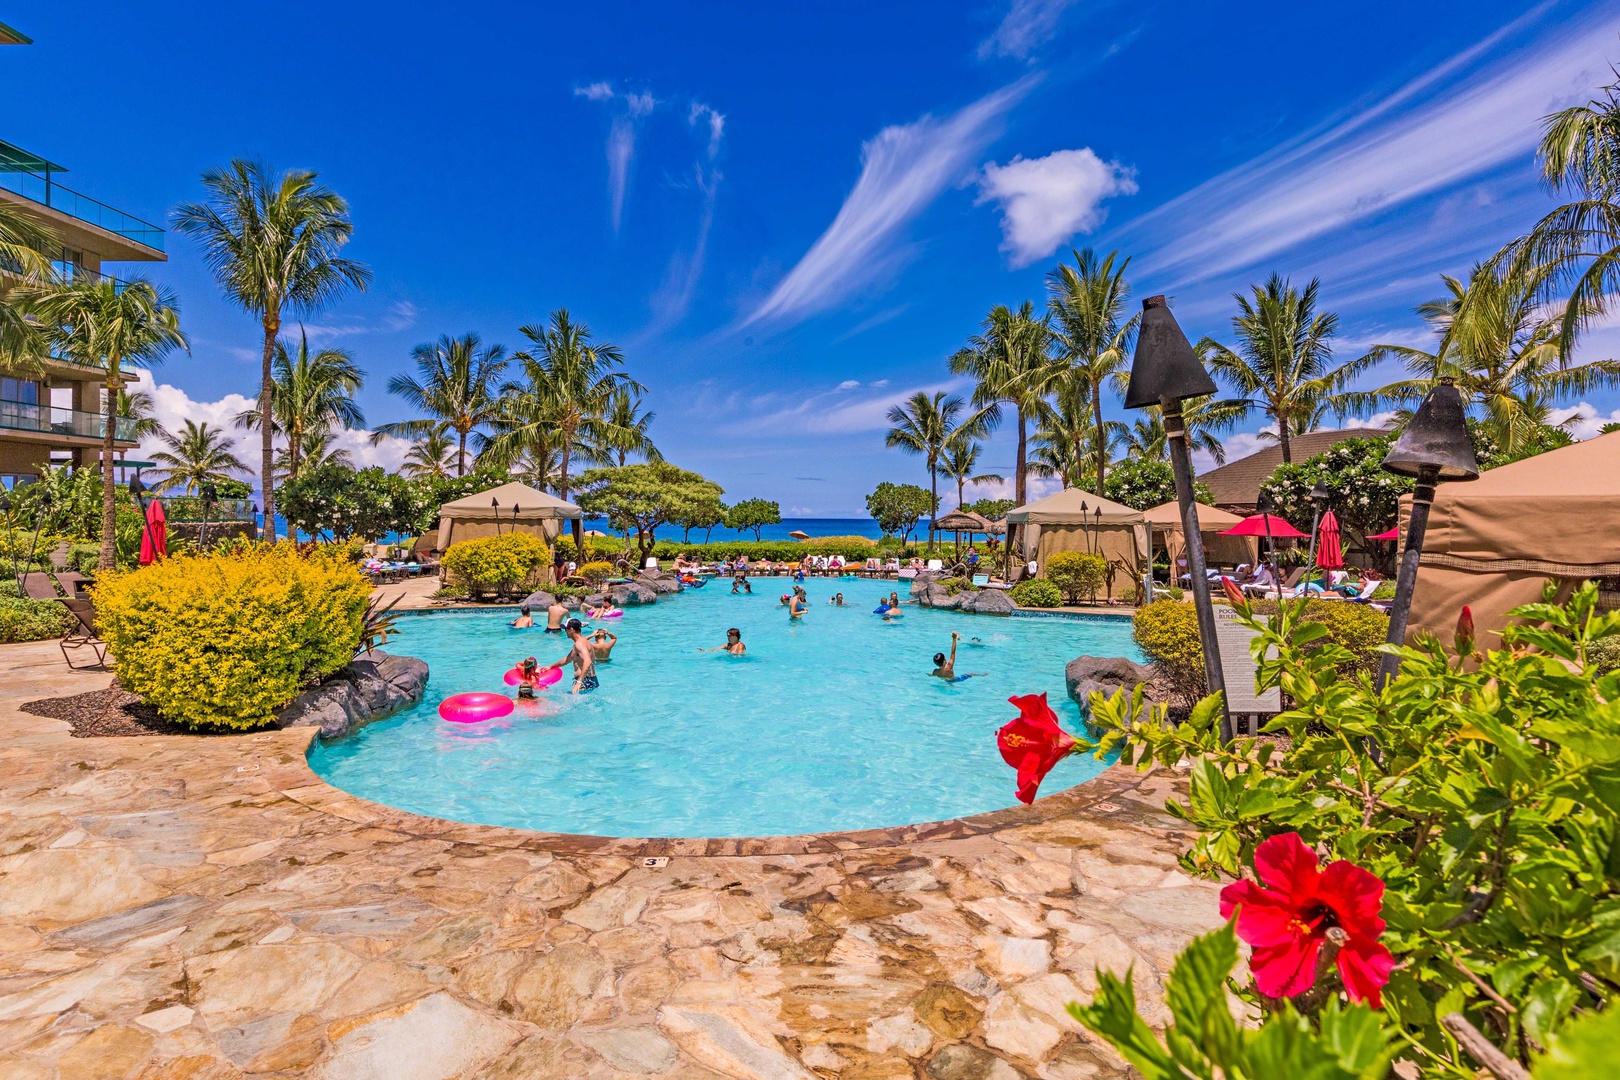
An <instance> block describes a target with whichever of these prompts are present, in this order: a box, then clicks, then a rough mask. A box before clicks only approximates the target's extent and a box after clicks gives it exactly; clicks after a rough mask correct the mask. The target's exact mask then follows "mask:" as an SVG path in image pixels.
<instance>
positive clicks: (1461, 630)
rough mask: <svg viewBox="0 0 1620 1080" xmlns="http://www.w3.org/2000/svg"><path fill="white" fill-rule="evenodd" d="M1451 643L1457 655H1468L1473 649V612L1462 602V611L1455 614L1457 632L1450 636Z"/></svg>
mask: <svg viewBox="0 0 1620 1080" xmlns="http://www.w3.org/2000/svg"><path fill="white" fill-rule="evenodd" d="M1451 643H1452V645H1453V647H1455V648H1456V650H1457V655H1458V656H1469V655H1471V654H1472V653H1473V651H1474V613H1473V612H1472V611H1470V610H1469V608H1468V605H1467V604H1464V605H1463V609H1462V611H1461V612H1460V613H1459V614H1458V615H1457V633H1456V635H1455V636H1453V637H1452V639H1451Z"/></svg>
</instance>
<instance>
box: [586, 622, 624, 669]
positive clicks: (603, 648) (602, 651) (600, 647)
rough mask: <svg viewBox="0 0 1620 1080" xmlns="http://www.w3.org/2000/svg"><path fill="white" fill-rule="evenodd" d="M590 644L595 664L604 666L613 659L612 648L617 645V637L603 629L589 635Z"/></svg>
mask: <svg viewBox="0 0 1620 1080" xmlns="http://www.w3.org/2000/svg"><path fill="white" fill-rule="evenodd" d="M590 642H591V652H593V653H595V654H596V662H597V663H599V664H605V663H607V662H608V661H609V660H612V659H613V646H615V645H617V644H618V643H619V637H618V635H617V634H614V633H611V632H609V631H608V630H607V629H606V628H605V627H604V628H602V629H599V630H597V631H596V633H594V634H592V635H591V637H590Z"/></svg>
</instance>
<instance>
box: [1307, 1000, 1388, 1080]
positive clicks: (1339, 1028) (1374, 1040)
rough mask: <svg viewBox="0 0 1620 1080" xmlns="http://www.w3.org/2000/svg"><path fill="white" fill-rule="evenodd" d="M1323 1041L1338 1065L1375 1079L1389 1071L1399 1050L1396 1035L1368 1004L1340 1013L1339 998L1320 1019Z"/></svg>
mask: <svg viewBox="0 0 1620 1080" xmlns="http://www.w3.org/2000/svg"><path fill="white" fill-rule="evenodd" d="M1319 1022H1320V1023H1321V1026H1322V1041H1323V1042H1325V1043H1327V1045H1328V1046H1329V1047H1330V1048H1331V1049H1332V1050H1333V1053H1334V1054H1335V1055H1337V1057H1338V1061H1339V1066H1340V1067H1341V1068H1343V1069H1344V1070H1345V1071H1347V1072H1350V1073H1353V1074H1355V1075H1356V1076H1360V1077H1366V1078H1367V1080H1373V1078H1376V1077H1382V1076H1383V1075H1384V1074H1385V1073H1387V1072H1388V1071H1389V1065H1390V1062H1392V1061H1393V1060H1394V1059H1395V1055H1396V1053H1397V1052H1398V1051H1399V1049H1400V1047H1399V1046H1398V1045H1397V1044H1396V1043H1395V1042H1394V1035H1395V1033H1394V1032H1393V1031H1391V1030H1390V1029H1388V1028H1386V1027H1384V1023H1383V1018H1382V1017H1381V1016H1380V1015H1379V1014H1378V1013H1375V1012H1373V1011H1372V1009H1370V1008H1368V1007H1367V1006H1365V1005H1351V1006H1350V1007H1349V1008H1348V1009H1344V1010H1342V1011H1341V1010H1340V1008H1339V1002H1338V1000H1337V999H1334V1000H1332V1001H1329V1002H1328V1005H1327V1008H1325V1009H1323V1010H1322V1015H1321V1017H1320V1018H1319Z"/></svg>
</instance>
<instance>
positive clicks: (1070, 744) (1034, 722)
mask: <svg viewBox="0 0 1620 1080" xmlns="http://www.w3.org/2000/svg"><path fill="white" fill-rule="evenodd" d="M1007 700H1008V701H1010V702H1012V703H1013V704H1014V705H1016V706H1018V719H1016V720H1013V721H1010V722H1009V723H1008V724H1007V726H1005V727H1003V728H1002V729H1001V730H1000V731H998V732H996V745H997V746H999V747H1000V748H1001V758H1002V760H1003V761H1005V762H1006V763H1007V764H1009V765H1011V766H1012V767H1013V768H1015V769H1017V770H1018V801H1019V802H1025V803H1029V802H1034V801H1035V792H1036V791H1037V790H1038V789H1039V788H1040V786H1041V781H1042V780H1045V779H1046V774H1047V773H1049V772H1051V771H1052V766H1054V765H1056V764H1057V763H1058V762H1059V761H1062V760H1063V758H1065V757H1066V756H1068V753H1069V751H1071V750H1073V749H1074V740H1073V739H1072V738H1070V737H1069V733H1068V732H1066V731H1064V730H1063V729H1062V728H1060V727H1058V722H1057V716H1056V715H1054V714H1053V712H1052V708H1051V706H1049V705H1047V703H1046V695H1045V694H1025V695H1024V696H1022V697H1010V698H1008V699H1007Z"/></svg>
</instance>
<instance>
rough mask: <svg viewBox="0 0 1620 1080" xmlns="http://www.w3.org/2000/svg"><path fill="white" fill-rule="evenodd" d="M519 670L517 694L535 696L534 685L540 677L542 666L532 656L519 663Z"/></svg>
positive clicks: (527, 696)
mask: <svg viewBox="0 0 1620 1080" xmlns="http://www.w3.org/2000/svg"><path fill="white" fill-rule="evenodd" d="M517 670H518V690H517V696H518V697H520V698H532V697H534V686H535V683H536V682H538V681H539V679H540V668H539V665H538V664H537V662H536V661H535V659H534V657H532V656H531V657H529V658H528V659H527V660H524V661H523V662H522V663H520V664H518V666H517Z"/></svg>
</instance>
